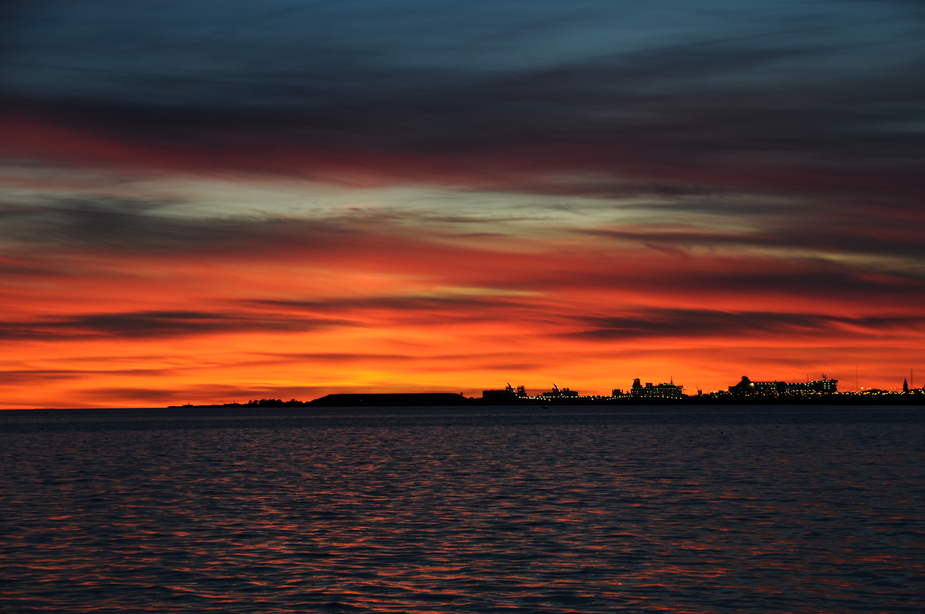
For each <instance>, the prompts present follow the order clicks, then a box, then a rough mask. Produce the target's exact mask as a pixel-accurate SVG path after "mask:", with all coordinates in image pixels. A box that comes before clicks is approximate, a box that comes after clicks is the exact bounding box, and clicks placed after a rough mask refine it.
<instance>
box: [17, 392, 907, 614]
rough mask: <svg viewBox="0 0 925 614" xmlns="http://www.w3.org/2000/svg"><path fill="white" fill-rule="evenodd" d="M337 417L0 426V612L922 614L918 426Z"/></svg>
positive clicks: (802, 411) (595, 413)
mask: <svg viewBox="0 0 925 614" xmlns="http://www.w3.org/2000/svg"><path fill="white" fill-rule="evenodd" d="M251 411H253V410H251ZM349 411H350V410H345V413H344V414H334V413H333V412H332V410H330V409H328V410H324V412H321V411H319V410H309V409H294V410H287V411H277V412H273V411H264V412H257V413H248V411H245V410H237V411H230V410H224V411H218V410H208V411H206V410H202V411H197V412H196V413H193V414H191V413H189V412H186V413H184V412H183V411H180V410H145V411H141V410H131V411H114V410H109V411H67V412H0V510H2V512H0V612H7V611H10V612H32V611H68V612H89V611H94V612H97V611H107V610H111V611H125V610H128V611H134V612H166V611H222V612H225V611H254V612H270V611H300V612H302V611H332V612H340V611H371V612H499V611H511V612H597V611H612V610H615V609H617V610H620V609H623V610H628V611H671V612H714V611H748V610H754V611H777V612H922V611H923V604H925V598H923V595H925V548H923V546H925V511H923V510H925V489H923V488H922V485H923V483H925V480H923V473H925V409H921V408H891V409H885V408H880V409H878V408H838V407H835V408H818V407H817V408H811V409H810V408H792V407H790V408H761V409H755V408H729V407H724V408H713V409H711V408H696V411H693V410H691V409H686V408H682V409H676V408H643V409H639V408H636V409H634V410H632V411H630V410H627V409H618V410H608V409H606V408H605V409H593V408H592V409H591V410H589V408H569V407H559V408H556V407H553V408H549V409H545V410H541V411H539V412H533V411H525V410H523V409H518V408H499V409H495V410H483V411H481V412H475V411H472V412H470V413H460V410H459V409H458V408H452V409H449V408H447V409H430V410H427V409H421V408H415V409H406V410H402V409H396V408H388V409H382V410H380V411H376V410H371V409H368V408H367V409H364V410H356V413H355V414H353V415H350V414H349Z"/></svg>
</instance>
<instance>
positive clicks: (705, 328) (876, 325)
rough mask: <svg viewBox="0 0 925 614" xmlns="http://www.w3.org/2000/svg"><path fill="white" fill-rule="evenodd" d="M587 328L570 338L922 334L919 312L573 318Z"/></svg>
mask: <svg viewBox="0 0 925 614" xmlns="http://www.w3.org/2000/svg"><path fill="white" fill-rule="evenodd" d="M576 321H577V322H583V323H584V324H585V325H586V326H585V327H584V328H583V329H581V330H579V331H578V332H576V333H573V334H572V335H571V336H577V337H580V338H583V339H593V340H597V341H614V340H623V341H632V340H637V339H657V338H690V339H701V340H719V339H736V338H740V339H754V340H756V341H758V340H762V341H764V342H766V341H767V340H768V339H771V338H774V337H779V338H781V339H787V340H788V341H791V342H792V341H793V340H795V339H800V338H802V339H807V338H815V339H817V340H820V341H822V340H824V339H827V338H835V337H836V336H838V337H843V336H848V337H857V336H867V337H871V336H877V335H884V334H901V333H904V332H905V333H909V332H913V331H914V332H917V333H921V332H922V330H923V329H925V316H922V315H919V314H909V315H895V316H870V317H838V316H832V315H826V314H813V313H791V312H771V311H765V312H761V311H749V312H733V311H718V310H710V309H670V308H649V309H641V310H637V311H633V312H630V313H626V314H621V315H616V316H609V317H583V318H576Z"/></svg>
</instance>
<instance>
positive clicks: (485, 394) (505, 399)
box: [482, 384, 527, 403]
mask: <svg viewBox="0 0 925 614" xmlns="http://www.w3.org/2000/svg"><path fill="white" fill-rule="evenodd" d="M525 396H527V391H526V389H525V388H524V387H523V386H518V387H517V390H514V387H513V386H511V385H510V384H508V385H507V386H506V387H505V388H504V390H483V391H482V400H483V401H486V402H488V403H510V402H512V401H514V400H515V399H517V398H523V397H525Z"/></svg>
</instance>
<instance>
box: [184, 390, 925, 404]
mask: <svg viewBox="0 0 925 614" xmlns="http://www.w3.org/2000/svg"><path fill="white" fill-rule="evenodd" d="M486 405H525V406H533V405H535V406H544V405H925V392H922V391H919V390H916V391H912V392H909V393H893V392H881V393H877V392H874V393H862V394H857V393H850V392H849V393H835V394H806V395H802V394H786V395H733V394H727V393H710V394H704V395H695V396H685V397H682V398H657V397H656V398H651V397H650V398H646V397H620V398H613V397H591V396H589V397H580V396H579V397H561V398H556V397H525V398H524V397H511V398H509V399H505V400H503V401H499V400H497V399H492V400H491V401H487V400H485V399H480V398H471V397H465V396H462V395H460V394H453V393H449V392H423V393H388V394H376V393H369V394H329V395H327V396H323V397H321V398H318V399H314V400H312V401H297V400H295V399H291V400H289V401H283V400H282V399H260V400H253V401H248V402H247V403H223V404H215V405H183V406H182V407H438V406H441V407H443V406H486ZM172 407H180V406H176V405H174V406H172Z"/></svg>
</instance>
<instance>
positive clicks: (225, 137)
mask: <svg viewBox="0 0 925 614" xmlns="http://www.w3.org/2000/svg"><path fill="white" fill-rule="evenodd" d="M656 4H659V3H656ZM660 4H663V5H670V6H671V7H672V8H671V10H670V11H669V10H667V9H666V7H665V6H662V8H660V9H659V8H656V7H655V6H653V7H650V8H646V9H635V8H631V7H628V6H623V5H621V4H619V3H598V2H586V3H577V4H576V5H575V6H574V7H573V8H567V9H566V8H558V7H556V6H555V5H554V4H552V3H547V4H543V3H539V4H538V5H537V6H536V7H534V6H532V5H531V10H530V11H523V12H522V13H521V12H519V11H511V10H505V9H503V8H495V7H491V6H489V5H487V4H480V3H475V4H473V5H472V6H466V7H463V6H462V5H459V6H456V5H454V6H452V7H451V6H450V5H446V4H441V3H437V4H436V5H434V6H428V7H423V6H420V5H417V4H415V7H416V9H415V11H411V12H409V14H408V15H404V14H403V13H402V11H401V10H400V9H399V8H398V7H399V6H404V4H403V3H399V4H396V3H395V2H387V3H383V4H382V6H367V9H368V11H369V12H368V13H364V12H363V11H357V12H352V11H345V10H341V9H337V8H334V7H333V6H328V5H326V4H324V3H316V4H311V5H305V6H303V7H300V8H294V7H291V6H289V5H283V4H273V3H271V4H270V5H268V7H269V8H268V9H267V10H260V11H256V10H254V9H253V8H252V7H247V6H244V5H235V7H233V8H228V9H227V10H226V9H225V8H224V7H223V9H222V10H221V11H220V12H218V11H216V7H214V6H211V5H209V6H208V7H206V8H204V9H203V12H202V13H201V14H196V15H193V14H188V13H189V9H187V8H185V7H183V6H181V5H171V6H169V7H160V8H161V11H160V15H161V16H160V17H159V18H158V19H157V20H154V21H151V19H150V15H149V14H145V11H144V10H143V9H138V10H135V9H118V10H114V11H112V12H110V13H105V12H101V13H97V12H94V10H92V9H82V8H81V7H80V5H79V4H77V3H65V5H64V6H63V8H62V9H61V10H63V11H64V13H65V14H68V15H72V16H73V17H74V25H73V27H72V28H71V29H69V30H68V29H65V28H62V27H61V25H60V24H61V19H62V18H61V17H60V16H52V15H51V14H49V13H48V12H43V11H34V12H30V11H29V10H27V9H25V8H23V9H22V10H21V11H20V12H19V13H18V14H19V19H18V23H19V25H20V26H21V29H20V30H13V31H11V40H12V41H13V42H11V43H9V45H10V47H11V51H10V52H9V53H8V54H7V56H6V64H5V70H4V71H3V72H2V73H0V82H4V83H5V84H6V87H5V88H4V89H5V90H6V92H7V95H6V98H4V99H3V101H2V106H3V108H5V109H6V110H7V112H8V113H15V114H21V115H24V116H30V117H35V118H42V119H43V120H48V121H52V122H55V123H58V124H62V125H68V126H76V127H80V128H82V129H86V130H89V131H90V132H92V133H93V134H95V135H99V136H100V137H103V138H106V139H110V140H112V141H114V142H116V143H124V144H128V145H130V146H131V148H130V151H129V152H128V155H125V154H126V152H125V151H124V149H121V150H119V153H118V154H117V153H111V154H105V152H103V153H101V152H100V151H99V150H95V151H94V152H92V153H91V157H92V156H103V157H104V158H105V157H107V155H108V157H109V163H111V164H115V163H119V162H122V161H125V162H132V161H133V158H135V159H134V162H135V163H137V164H140V165H152V166H165V165H166V166H168V167H169V168H177V167H180V168H187V169H193V170H195V169H199V170H208V169H215V168H225V169H249V170H259V171H263V172H279V173H285V174H298V175H307V176H316V177H321V178H325V177H328V178H333V177H338V176H343V175H345V174H346V175H349V174H358V173H359V174H364V175H366V176H370V177H379V178H380V179H382V180H388V181H398V182H408V181H411V182H414V181H422V182H436V183H449V184H452V185H461V186H466V185H471V186H474V187H486V186H488V187H493V188H497V189H514V190H525V191H530V190H537V191H549V192H573V193H597V194H602V195H621V194H622V195H626V194H640V193H652V192H654V193H661V194H666V195H667V194H672V193H675V194H696V193H702V192H703V191H704V190H707V191H714V190H724V189H728V188H730V187H734V188H746V189H750V190H759V191H762V192H775V193H799V194H803V195H808V196H809V197H812V198H815V197H816V196H817V195H818V193H823V194H832V193H834V194H851V193H857V192H863V193H866V194H877V195H879V197H880V198H881V200H883V201H885V202H899V203H905V204H907V205H909V204H910V203H913V204H917V203H918V202H920V201H921V197H922V196H923V195H925V179H922V177H923V176H925V173H923V172H922V166H923V162H925V139H923V135H922V131H921V130H920V127H918V128H917V127H916V126H919V123H920V121H921V117H922V114H923V110H925V84H923V83H922V80H921V79H919V78H917V76H918V75H920V74H921V72H922V70H923V69H925V48H923V47H922V46H921V45H920V44H918V42H917V41H919V40H921V38H922V36H925V16H923V12H922V10H921V9H920V8H918V7H914V6H913V5H912V4H902V3H872V2H870V3H868V2H852V3H848V2H834V3H828V4H826V5H820V4H814V5H812V6H809V5H807V6H803V5H799V4H791V5H787V7H777V8H774V7H759V6H758V5H754V6H749V7H740V6H738V4H737V3H726V2H719V3H716V6H715V7H714V11H713V12H712V13H710V12H708V11H707V12H704V11H696V10H691V9H690V8H689V7H685V6H684V5H683V4H678V3H673V2H667V3H660ZM672 11H676V12H677V13H676V14H673V13H672ZM212 12H215V14H212ZM376 15H379V18H378V19H379V20H378V21H376V20H375V19H376V18H375V17H374V16H376ZM666 15H672V16H671V17H667V16H666ZM711 15H712V16H711ZM206 17H211V18H214V20H215V23H220V24H224V25H223V26H214V27H212V28H207V29H204V30H202V29H201V30H197V29H196V28H190V26H189V25H188V23H187V21H188V20H189V19H193V21H192V23H197V21H195V20H196V19H200V20H202V19H204V18H206ZM14 21H16V20H14ZM244 24H247V25H248V26H249V27H251V28H252V29H251V30H250V31H251V32H253V34H252V35H250V36H247V37H243V38H242V35H241V32H242V30H241V28H242V27H243V26H244ZM320 24H327V25H326V26H324V27H322V26H321V25H320ZM556 24H558V25H556ZM261 28H263V29H261ZM549 28H552V29H553V31H552V32H547V34H546V35H545V37H546V38H545V39H543V38H535V37H534V35H535V33H536V32H538V31H547V30H548V29H549ZM633 28H641V30H640V31H639V32H640V33H645V32H647V31H650V30H651V32H652V34H653V35H652V36H650V37H648V38H646V37H642V38H637V37H632V36H630V35H631V34H633V32H632V29H633ZM666 29H667V30H668V31H672V32H674V33H675V35H674V36H670V37H665V36H664V35H663V32H664V31H665V30H666ZM624 30H626V31H624ZM127 31H130V32H132V35H131V36H128V35H127V34H126V32H127ZM309 32H313V33H314V34H312V35H309V34H308V33H309ZM334 32H341V33H342V34H341V35H339V36H335V35H334V34H333V33H334ZM347 32H353V33H363V35H362V36H354V37H350V36H346V33H347ZM608 32H609V36H607V33H608ZM25 33H31V34H32V36H31V37H27V36H26V35H25ZM53 33H56V34H57V38H54V37H53V36H52V35H53ZM621 35H622V38H621ZM550 36H552V38H550ZM595 37H596V38H595ZM579 40H580V41H582V42H581V43H578V42H570V41H579ZM487 41H505V42H504V44H500V43H496V42H494V43H493V42H487ZM594 41H606V42H597V43H595V42H594ZM114 49H121V52H120V53H119V54H114V52H113V50H114ZM502 50H504V51H502ZM553 50H558V53H556V52H555V51H553ZM67 52H71V53H69V54H68V53H67ZM66 56H68V57H73V59H66ZM179 58H185V59H186V61H184V62H179V61H178V60H179ZM473 58H483V59H484V60H483V61H481V62H479V61H476V60H474V59H473ZM490 59H491V61H489V60H490ZM29 62H33V65H30V64H29ZM43 62H44V63H43ZM146 92H147V94H145V93H146ZM21 145H22V146H23V147H25V144H21ZM75 155H76V154H75ZM77 157H79V156H77ZM562 173H567V174H569V175H573V176H572V177H569V178H568V180H566V181H562V180H561V177H560V175H561V174H562ZM582 174H593V175H595V179H594V181H583V180H582V179H581V178H580V177H579V178H577V179H576V178H575V177H574V175H578V176H580V175H582Z"/></svg>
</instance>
